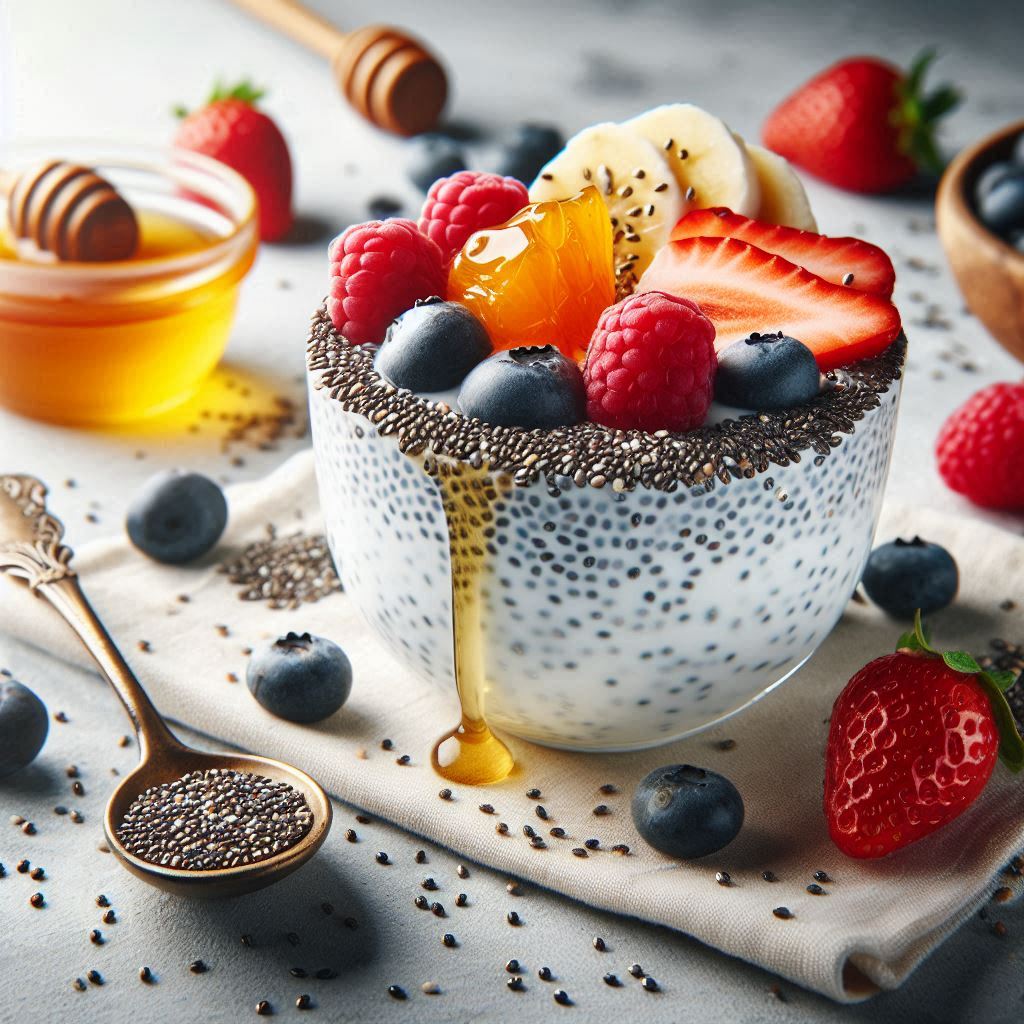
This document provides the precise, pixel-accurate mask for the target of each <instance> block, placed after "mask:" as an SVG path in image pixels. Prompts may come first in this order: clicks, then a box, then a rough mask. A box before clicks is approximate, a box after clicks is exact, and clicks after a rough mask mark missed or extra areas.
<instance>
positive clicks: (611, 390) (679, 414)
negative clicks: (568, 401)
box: [583, 292, 718, 433]
mask: <svg viewBox="0 0 1024 1024" xmlns="http://www.w3.org/2000/svg"><path fill="white" fill-rule="evenodd" d="M717 369H718V357H717V356H716V355H715V328H714V325H713V324H712V323H711V321H710V320H709V319H708V318H707V317H706V316H705V315H704V314H703V313H702V312H701V311H700V307H699V306H697V304H696V303H694V302H691V301H690V300H689V299H680V298H677V297H676V296H674V295H666V294H665V293H664V292H644V293H642V294H640V295H631V296H630V297H629V298H628V299H623V300H622V302H618V303H616V304H615V305H614V306H609V307H608V308H607V309H606V310H605V311H604V312H603V313H602V314H601V319H600V320H599V321H598V322H597V328H596V329H595V330H594V334H593V337H591V339H590V346H589V348H588V349H587V363H586V367H585V368H584V371H583V380H584V383H585V384H586V388H587V418H588V419H590V420H593V421H594V422H595V423H601V424H604V426H606V427H617V428H618V429H620V430H632V429H635V430H646V431H647V432H648V433H653V432H654V431H656V430H676V431H678V430H692V429H693V428H694V427H699V426H700V425H701V424H702V423H703V422H704V419H705V417H706V416H707V414H708V407H709V406H710V405H711V395H712V392H713V391H714V384H715V372H716V371H717Z"/></svg>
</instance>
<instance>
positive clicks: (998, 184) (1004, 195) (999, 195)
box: [977, 166, 1024, 235]
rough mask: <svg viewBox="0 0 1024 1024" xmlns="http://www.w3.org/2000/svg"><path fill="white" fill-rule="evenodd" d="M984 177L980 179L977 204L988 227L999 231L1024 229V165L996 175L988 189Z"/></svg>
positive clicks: (990, 180)
mask: <svg viewBox="0 0 1024 1024" xmlns="http://www.w3.org/2000/svg"><path fill="white" fill-rule="evenodd" d="M992 170H993V168H991V167H990V168H989V171H992ZM986 173H988V172H986ZM983 179H984V175H982V180H983ZM982 180H979V183H978V195H977V206H978V216H979V217H980V218H981V222H982V223H983V224H984V225H985V227H987V228H988V229H989V230H990V231H993V232H995V234H997V235H1009V234H1010V232H1013V231H1019V230H1021V229H1024V167H1020V166H1014V167H1012V168H1011V169H1010V170H1009V171H1007V172H1006V173H1004V174H1000V175H998V176H996V175H992V176H991V177H990V178H989V180H988V182H987V183H986V184H987V188H985V189H984V190H982Z"/></svg>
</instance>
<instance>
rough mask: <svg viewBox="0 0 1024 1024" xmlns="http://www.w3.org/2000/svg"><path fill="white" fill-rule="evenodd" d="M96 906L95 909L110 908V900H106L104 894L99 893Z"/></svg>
mask: <svg viewBox="0 0 1024 1024" xmlns="http://www.w3.org/2000/svg"><path fill="white" fill-rule="evenodd" d="M96 906H97V907H109V906H110V900H109V899H108V898H107V896H106V895H105V894H104V893H102V892H101V893H100V894H99V896H97V897H96Z"/></svg>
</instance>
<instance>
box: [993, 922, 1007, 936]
mask: <svg viewBox="0 0 1024 1024" xmlns="http://www.w3.org/2000/svg"><path fill="white" fill-rule="evenodd" d="M1008 930H1009V929H1008V928H1007V927H1006V925H1005V924H1003V922H1002V921H996V922H995V924H993V925H992V934H993V935H997V936H998V937H999V938H1000V939H1004V938H1006V933H1007V931H1008Z"/></svg>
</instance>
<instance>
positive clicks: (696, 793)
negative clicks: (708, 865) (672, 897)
mask: <svg viewBox="0 0 1024 1024" xmlns="http://www.w3.org/2000/svg"><path fill="white" fill-rule="evenodd" d="M632 811H633V824H634V825H636V830H637V831H638V832H639V833H640V835H641V837H642V838H643V840H644V842H646V843H648V844H649V845H651V846H653V847H654V849H656V850H660V851H661V852H662V853H667V854H668V855H669V856H670V857H679V858H681V859H682V860H693V859H694V858H695V857H704V856H706V855H707V854H709V853H715V852H716V851H717V850H721V849H722V847H724V846H728V845H729V843H731V842H732V841H733V840H734V839H735V838H736V836H737V835H739V831H740V829H741V828H742V827H743V798H742V797H741V796H740V794H739V790H738V789H737V788H736V787H735V786H734V785H733V784H732V783H731V782H730V781H729V780H728V779H727V778H726V777H725V776H724V775H719V774H718V772H712V771H709V770H708V769H706V768H695V767H694V766H693V765H692V764H670V765H666V766H665V767H664V768H655V769H654V771H653V772H651V773H650V774H649V775H646V776H644V778H643V779H641V781H640V784H639V785H638V786H637V787H636V792H634V794H633V803H632Z"/></svg>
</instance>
